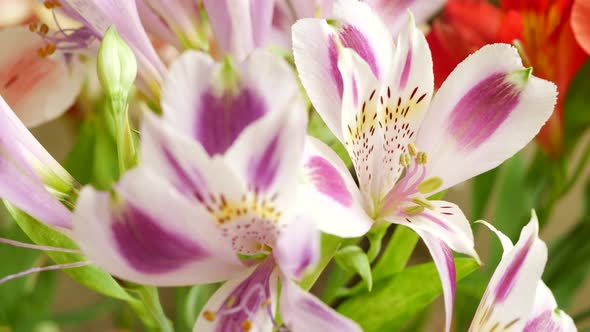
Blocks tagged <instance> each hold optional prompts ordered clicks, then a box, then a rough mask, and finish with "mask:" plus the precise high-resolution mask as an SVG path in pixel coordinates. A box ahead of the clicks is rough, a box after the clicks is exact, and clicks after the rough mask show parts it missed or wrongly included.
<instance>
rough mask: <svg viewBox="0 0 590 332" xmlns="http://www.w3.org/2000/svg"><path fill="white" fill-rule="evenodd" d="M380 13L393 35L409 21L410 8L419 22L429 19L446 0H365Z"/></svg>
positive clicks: (425, 21) (422, 22)
mask: <svg viewBox="0 0 590 332" xmlns="http://www.w3.org/2000/svg"><path fill="white" fill-rule="evenodd" d="M365 2H366V3H368V4H369V6H371V8H373V10H374V11H375V12H376V13H378V14H379V17H381V18H382V19H383V21H384V22H385V25H386V26H387V28H388V29H389V31H390V32H391V34H392V35H394V36H397V34H398V33H399V32H400V31H401V30H402V28H403V26H404V24H405V23H406V22H407V21H408V16H407V12H408V10H409V11H411V12H412V14H414V16H415V17H416V22H418V24H424V23H427V21H428V20H429V19H430V18H431V17H432V16H433V15H434V14H436V13H437V12H438V11H440V10H441V9H442V7H443V6H444V4H445V2H446V1H445V0H412V1H407V0H365Z"/></svg>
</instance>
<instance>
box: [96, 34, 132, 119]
mask: <svg viewBox="0 0 590 332" xmlns="http://www.w3.org/2000/svg"><path fill="white" fill-rule="evenodd" d="M97 71H98V79H99V80H100V84H101V85H102V87H103V89H104V90H105V92H106V94H107V96H108V97H109V98H110V99H111V100H113V101H116V102H117V103H121V104H123V105H124V104H126V101H127V95H128V94H129V90H130V89H131V87H132V85H133V82H134V81H135V76H136V75H137V62H136V60H135V55H134V54H133V51H132V50H131V48H130V47H129V46H128V45H127V43H125V41H124V40H123V39H122V38H121V37H120V36H119V34H118V33H117V31H116V29H115V28H114V27H113V26H111V27H109V28H108V29H107V31H106V33H105V35H104V38H103V40H102V43H101V44H100V49H99V50H98V61H97ZM117 111H123V110H117Z"/></svg>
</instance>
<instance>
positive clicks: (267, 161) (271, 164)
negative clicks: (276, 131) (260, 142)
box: [248, 135, 281, 191]
mask: <svg viewBox="0 0 590 332" xmlns="http://www.w3.org/2000/svg"><path fill="white" fill-rule="evenodd" d="M278 148H279V135H277V136H275V137H274V138H273V139H272V140H271V141H270V142H269V143H268V145H267V146H266V147H264V150H263V151H262V154H260V155H258V156H256V157H254V158H253V159H251V160H250V164H249V165H248V174H249V177H250V183H251V184H252V185H254V186H255V188H257V189H259V190H263V191H264V190H266V189H268V187H270V185H271V184H272V183H273V181H274V179H275V176H276V174H277V170H278V168H279V163H280V162H281V161H280V158H278V156H277V152H278Z"/></svg>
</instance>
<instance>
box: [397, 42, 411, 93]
mask: <svg viewBox="0 0 590 332" xmlns="http://www.w3.org/2000/svg"><path fill="white" fill-rule="evenodd" d="M410 68H412V49H411V48H409V49H408V53H407V55H406V60H405V61H404V67H403V69H402V76H401V77H400V80H399V88H400V90H403V89H404V88H405V87H406V84H408V78H409V76H410Z"/></svg>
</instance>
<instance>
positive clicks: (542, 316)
mask: <svg viewBox="0 0 590 332" xmlns="http://www.w3.org/2000/svg"><path fill="white" fill-rule="evenodd" d="M535 331H547V332H575V331H577V329H576V325H575V324H574V321H573V320H572V318H571V317H570V316H568V315H567V314H566V313H565V312H563V311H561V310H559V309H557V302H555V298H554V297H553V293H551V290H550V289H549V287H547V285H545V283H544V282H542V281H539V285H538V286H537V292H536V295H535V304H534V305H533V311H532V312H531V314H530V315H529V318H528V321H527V324H526V326H525V327H524V330H523V332H535Z"/></svg>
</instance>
